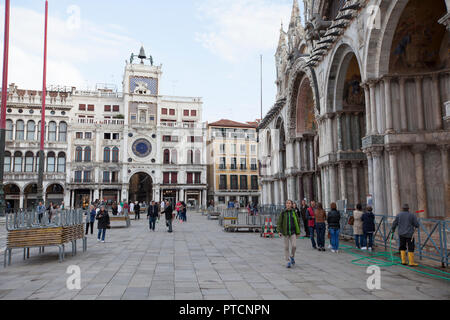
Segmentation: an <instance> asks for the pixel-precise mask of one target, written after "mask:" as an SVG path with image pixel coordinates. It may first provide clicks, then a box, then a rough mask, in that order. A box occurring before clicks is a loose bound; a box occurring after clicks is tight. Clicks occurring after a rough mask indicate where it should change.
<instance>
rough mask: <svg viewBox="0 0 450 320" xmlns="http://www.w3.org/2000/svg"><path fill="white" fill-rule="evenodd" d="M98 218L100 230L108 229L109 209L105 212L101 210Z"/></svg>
mask: <svg viewBox="0 0 450 320" xmlns="http://www.w3.org/2000/svg"><path fill="white" fill-rule="evenodd" d="M96 219H97V220H98V229H99V230H103V229H108V226H109V224H110V221H109V214H108V212H107V211H103V212H101V211H99V213H98V214H97V217H96Z"/></svg>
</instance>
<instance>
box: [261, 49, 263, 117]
mask: <svg viewBox="0 0 450 320" xmlns="http://www.w3.org/2000/svg"><path fill="white" fill-rule="evenodd" d="M262 120H263V55H261V121H262Z"/></svg>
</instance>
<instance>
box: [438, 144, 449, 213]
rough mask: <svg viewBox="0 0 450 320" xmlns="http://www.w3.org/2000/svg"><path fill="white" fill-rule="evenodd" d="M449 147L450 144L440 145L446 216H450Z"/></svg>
mask: <svg viewBox="0 0 450 320" xmlns="http://www.w3.org/2000/svg"><path fill="white" fill-rule="evenodd" d="M448 148H449V145H448V144H447V145H440V146H439V149H440V150H441V158H442V175H443V177H444V199H445V217H446V218H447V219H448V218H450V172H449V170H450V168H449V166H448Z"/></svg>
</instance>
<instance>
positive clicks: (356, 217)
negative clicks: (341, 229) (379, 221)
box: [353, 203, 366, 250]
mask: <svg viewBox="0 0 450 320" xmlns="http://www.w3.org/2000/svg"><path fill="white" fill-rule="evenodd" d="M362 216H363V212H362V205H361V204H359V203H358V204H357V205H356V210H355V211H354V212H353V235H354V236H355V241H356V247H357V248H358V249H362V250H365V249H366V242H365V241H364V240H365V237H364V231H363V221H362Z"/></svg>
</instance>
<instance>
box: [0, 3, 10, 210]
mask: <svg viewBox="0 0 450 320" xmlns="http://www.w3.org/2000/svg"><path fill="white" fill-rule="evenodd" d="M9 12H10V0H5V38H4V46H3V83H2V105H1V117H0V215H3V214H4V213H5V207H6V203H5V190H4V186H3V176H4V171H5V141H6V104H7V102H8V101H7V100H8V54H9Z"/></svg>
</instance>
